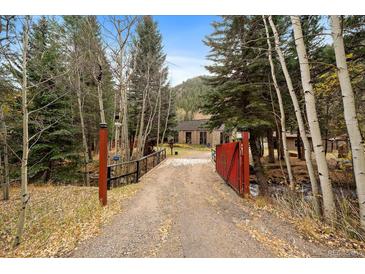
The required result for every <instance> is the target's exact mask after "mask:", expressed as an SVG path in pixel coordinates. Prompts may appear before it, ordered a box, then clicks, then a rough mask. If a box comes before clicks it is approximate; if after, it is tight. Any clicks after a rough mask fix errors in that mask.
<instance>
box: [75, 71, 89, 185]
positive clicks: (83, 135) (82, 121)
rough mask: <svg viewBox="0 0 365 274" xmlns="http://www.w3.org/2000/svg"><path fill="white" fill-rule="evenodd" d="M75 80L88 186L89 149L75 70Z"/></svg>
mask: <svg viewBox="0 0 365 274" xmlns="http://www.w3.org/2000/svg"><path fill="white" fill-rule="evenodd" d="M76 81H77V90H76V95H77V103H78V107H79V116H80V123H81V134H82V147H83V149H84V161H85V162H84V168H85V183H86V185H87V186H90V178H89V170H88V164H89V161H90V159H89V150H88V146H87V139H86V130H85V122H84V112H83V104H82V98H81V96H82V95H81V94H82V92H81V83H80V73H79V71H77V74H76Z"/></svg>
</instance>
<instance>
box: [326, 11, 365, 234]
mask: <svg viewBox="0 0 365 274" xmlns="http://www.w3.org/2000/svg"><path fill="white" fill-rule="evenodd" d="M331 23H332V37H333V46H334V49H335V55H336V64H337V69H338V71H337V73H338V79H339V82H340V86H341V92H342V101H343V108H344V115H345V121H346V127H347V132H348V134H349V139H350V143H351V152H352V161H353V170H354V174H355V181H356V190H357V197H358V200H359V208H360V222H361V227H362V228H363V229H365V153H364V140H363V139H362V137H361V133H360V129H359V122H358V120H357V113H356V107H355V99H354V92H353V90H352V85H351V80H350V75H349V71H348V69H347V63H346V54H345V46H344V42H343V37H342V30H341V23H340V18H339V17H338V16H335V15H334V16H331Z"/></svg>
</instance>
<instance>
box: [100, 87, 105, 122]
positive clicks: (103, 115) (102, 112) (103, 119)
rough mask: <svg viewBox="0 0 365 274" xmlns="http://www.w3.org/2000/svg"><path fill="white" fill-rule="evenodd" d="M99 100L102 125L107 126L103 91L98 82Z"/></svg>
mask: <svg viewBox="0 0 365 274" xmlns="http://www.w3.org/2000/svg"><path fill="white" fill-rule="evenodd" d="M98 100H99V110H100V123H102V124H106V120H105V111H104V102H103V90H102V88H101V83H100V82H98Z"/></svg>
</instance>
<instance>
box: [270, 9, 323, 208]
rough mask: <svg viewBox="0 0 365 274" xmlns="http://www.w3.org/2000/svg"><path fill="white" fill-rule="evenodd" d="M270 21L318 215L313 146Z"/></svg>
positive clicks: (277, 35) (317, 192)
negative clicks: (301, 142)
mask: <svg viewBox="0 0 365 274" xmlns="http://www.w3.org/2000/svg"><path fill="white" fill-rule="evenodd" d="M269 23H270V26H271V29H272V31H273V33H274V38H275V50H276V53H277V55H278V57H279V61H280V65H281V68H282V70H283V73H284V77H285V81H286V84H287V86H288V90H289V94H290V98H291V100H292V102H293V106H294V112H295V117H296V119H297V122H298V127H299V133H300V137H301V138H302V141H303V146H304V156H305V162H306V165H307V170H308V175H309V180H310V182H311V187H312V193H313V205H314V208H315V211H316V213H317V215H320V212H321V210H320V202H319V187H318V182H317V178H316V176H315V174H314V169H313V163H312V152H311V147H310V144H309V140H308V137H307V134H306V131H305V126H304V122H303V117H302V114H301V111H300V107H299V102H298V98H297V95H296V94H295V91H294V87H293V83H292V80H291V77H290V74H289V71H288V68H287V66H286V62H285V58H284V54H283V52H282V50H281V48H280V38H279V33H278V31H277V29H276V26H275V24H274V21H273V20H272V16H269Z"/></svg>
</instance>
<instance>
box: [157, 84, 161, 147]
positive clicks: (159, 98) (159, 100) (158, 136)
mask: <svg viewBox="0 0 365 274" xmlns="http://www.w3.org/2000/svg"><path fill="white" fill-rule="evenodd" d="M157 100H158V113H157V139H156V142H157V149H158V147H159V142H160V123H161V88H159V89H158V95H157Z"/></svg>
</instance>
